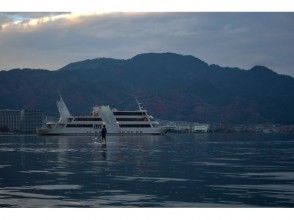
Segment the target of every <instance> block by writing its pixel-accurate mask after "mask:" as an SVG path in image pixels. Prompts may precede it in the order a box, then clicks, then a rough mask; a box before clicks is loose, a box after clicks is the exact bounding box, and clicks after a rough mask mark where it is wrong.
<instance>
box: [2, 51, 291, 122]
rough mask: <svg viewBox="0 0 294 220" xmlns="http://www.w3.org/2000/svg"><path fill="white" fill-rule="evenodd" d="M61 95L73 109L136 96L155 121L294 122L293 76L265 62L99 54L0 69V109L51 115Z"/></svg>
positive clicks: (125, 104)
mask: <svg viewBox="0 0 294 220" xmlns="http://www.w3.org/2000/svg"><path fill="white" fill-rule="evenodd" d="M58 91H60V92H61V94H62V96H63V98H64V100H65V102H66V103H67V105H68V107H69V110H70V111H71V112H72V113H85V114H88V113H89V112H90V111H91V107H92V106H93V105H101V104H109V105H111V106H112V107H117V108H121V109H135V108H136V103H135V101H134V96H136V97H138V99H139V100H140V101H141V102H142V103H143V105H144V107H146V109H147V110H149V112H150V113H151V114H152V115H153V116H155V117H157V118H160V119H170V120H186V121H198V122H225V123H264V122H271V123H281V124H293V123H294V117H293V113H294V78H292V77H290V76H286V75H279V74H277V73H275V72H273V71H272V70H270V69H268V68H267V67H264V66H255V67H253V68H251V69H249V70H243V69H238V68H230V67H220V66H218V65H208V64H207V63H205V62H203V61H202V60H200V59H198V58H195V57H193V56H183V55H180V54H174V53H146V54H139V55H137V56H135V57H133V58H131V59H126V60H122V59H121V60H120V59H112V58H99V59H93V60H84V61H81V62H75V63H71V64H68V65H66V66H64V67H63V68H61V69H59V70H56V71H48V70H41V69H13V70H10V71H1V72H0V94H1V96H0V108H16V109H19V108H38V109H41V110H44V111H46V112H49V113H52V112H56V106H55V102H56V100H57V98H58V95H57V94H58Z"/></svg>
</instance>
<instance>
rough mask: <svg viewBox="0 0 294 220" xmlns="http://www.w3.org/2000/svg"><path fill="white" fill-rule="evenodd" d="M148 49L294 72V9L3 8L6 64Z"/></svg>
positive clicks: (0, 58)
mask: <svg viewBox="0 0 294 220" xmlns="http://www.w3.org/2000/svg"><path fill="white" fill-rule="evenodd" d="M148 52H174V53H179V54H184V55H193V56H195V57H197V58H199V59H201V60H203V61H205V62H207V63H208V64H218V65H220V66H229V67H239V68H242V69H250V68H252V67H253V66H255V65H263V66H267V67H268V68H270V69H272V70H274V71H276V72H277V73H279V74H287V75H291V76H294V65H293V58H294V13H194V12H193V13H187V12H181V13H166V12H161V13H101V12H100V13H90V14H79V13H67V12H65V13H53V12H52V13H0V70H9V69H13V68H42V69H49V70H56V69H59V68H61V67H63V66H65V65H66V64H68V63H71V62H76V61H81V60H85V59H94V58H99V57H111V58H118V59H129V58H131V57H133V56H135V55H137V54H140V53H148Z"/></svg>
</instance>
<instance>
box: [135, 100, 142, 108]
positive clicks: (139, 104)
mask: <svg viewBox="0 0 294 220" xmlns="http://www.w3.org/2000/svg"><path fill="white" fill-rule="evenodd" d="M135 100H136V103H137V105H138V108H139V110H140V111H143V107H142V103H140V102H139V101H138V99H137V97H135Z"/></svg>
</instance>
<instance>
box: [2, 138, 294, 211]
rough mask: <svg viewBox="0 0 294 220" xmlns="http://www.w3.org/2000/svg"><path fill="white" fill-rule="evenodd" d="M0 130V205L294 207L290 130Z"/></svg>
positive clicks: (293, 140) (293, 144)
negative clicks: (103, 140) (97, 135)
mask: <svg viewBox="0 0 294 220" xmlns="http://www.w3.org/2000/svg"><path fill="white" fill-rule="evenodd" d="M108 141H109V143H108V145H107V147H106V148H105V147H102V146H100V145H99V144H97V143H94V142H93V140H92V138H91V137H73V136H72V137H70V136H67V137H66V136H63V137H62V136H60V137H57V136H55V137H53V136H52V137H38V136H0V207H294V135H273V134H267V135H258V134H169V135H166V136H138V137H134V136H125V137H109V138H108Z"/></svg>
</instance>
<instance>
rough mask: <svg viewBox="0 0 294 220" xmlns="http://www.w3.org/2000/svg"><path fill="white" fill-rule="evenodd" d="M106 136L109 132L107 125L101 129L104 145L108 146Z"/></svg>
mask: <svg viewBox="0 0 294 220" xmlns="http://www.w3.org/2000/svg"><path fill="white" fill-rule="evenodd" d="M106 134H107V130H106V127H105V125H103V127H102V129H101V137H102V144H104V145H106Z"/></svg>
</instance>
